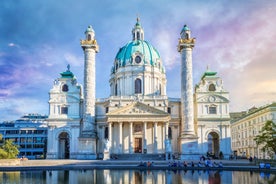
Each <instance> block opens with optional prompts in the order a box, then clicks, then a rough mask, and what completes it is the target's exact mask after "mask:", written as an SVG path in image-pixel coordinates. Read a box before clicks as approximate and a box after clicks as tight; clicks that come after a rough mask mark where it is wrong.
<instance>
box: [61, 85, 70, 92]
mask: <svg viewBox="0 0 276 184" xmlns="http://www.w3.org/2000/svg"><path fill="white" fill-rule="evenodd" d="M62 91H63V92H67V91H69V88H68V85H67V84H64V85H63V86H62Z"/></svg>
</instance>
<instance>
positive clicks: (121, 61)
mask: <svg viewBox="0 0 276 184" xmlns="http://www.w3.org/2000/svg"><path fill="white" fill-rule="evenodd" d="M109 82H110V88H111V91H110V94H111V96H134V95H146V96H160V95H162V96H163V95H166V82H167V80H166V74H165V68H164V66H163V62H162V59H161V57H160V55H159V53H158V51H157V50H156V49H155V48H154V47H153V46H152V45H151V44H150V43H149V42H147V41H145V40H144V29H143V27H142V26H141V23H140V19H139V18H137V22H136V24H135V25H134V28H133V29H132V41H130V42H128V43H127V44H126V45H124V46H123V47H121V48H120V49H119V51H118V53H117V54H116V57H115V60H114V65H113V67H112V69H111V77H110V80H109Z"/></svg>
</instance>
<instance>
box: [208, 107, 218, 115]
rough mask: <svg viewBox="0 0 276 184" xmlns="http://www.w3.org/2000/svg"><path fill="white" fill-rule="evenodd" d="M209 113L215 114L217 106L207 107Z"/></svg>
mask: <svg viewBox="0 0 276 184" xmlns="http://www.w3.org/2000/svg"><path fill="white" fill-rule="evenodd" d="M209 114H217V107H215V106H210V107H209Z"/></svg>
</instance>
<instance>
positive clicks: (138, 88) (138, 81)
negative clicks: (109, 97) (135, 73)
mask: <svg viewBox="0 0 276 184" xmlns="http://www.w3.org/2000/svg"><path fill="white" fill-rule="evenodd" d="M137 93H142V81H141V79H136V80H135V94H137Z"/></svg>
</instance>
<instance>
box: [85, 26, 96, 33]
mask: <svg viewBox="0 0 276 184" xmlns="http://www.w3.org/2000/svg"><path fill="white" fill-rule="evenodd" d="M87 32H94V30H93V28H92V26H91V25H90V26H88V27H87V29H86V31H85V33H87Z"/></svg>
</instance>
